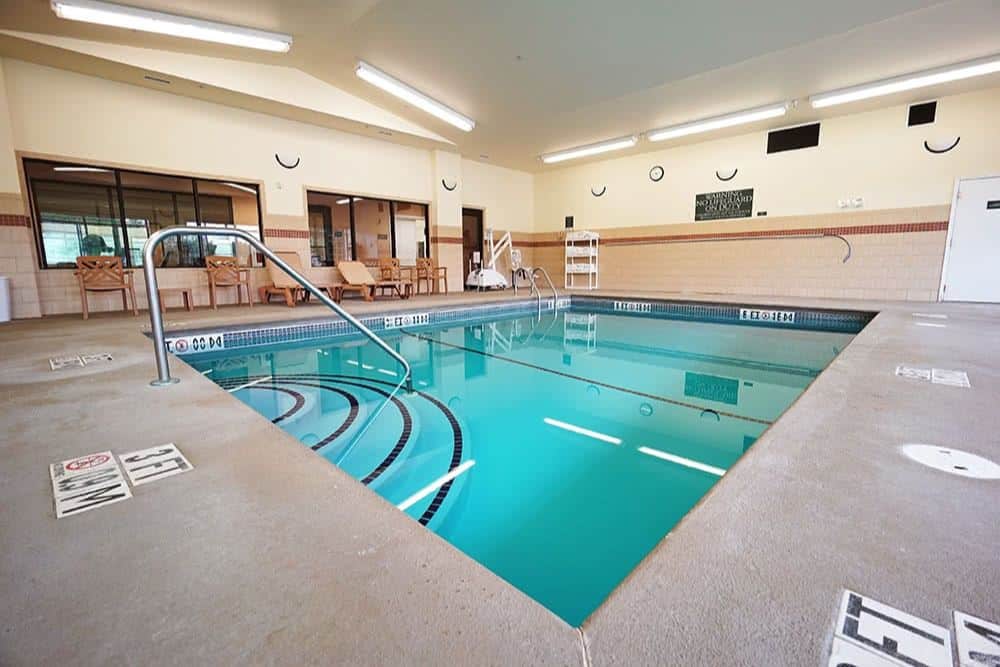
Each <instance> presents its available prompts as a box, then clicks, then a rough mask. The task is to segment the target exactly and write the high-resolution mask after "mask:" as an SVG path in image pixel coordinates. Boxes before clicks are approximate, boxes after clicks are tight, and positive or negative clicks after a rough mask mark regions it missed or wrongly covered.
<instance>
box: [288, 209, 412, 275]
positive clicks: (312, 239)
mask: <svg viewBox="0 0 1000 667" xmlns="http://www.w3.org/2000/svg"><path fill="white" fill-rule="evenodd" d="M307 201H308V203H309V247H310V251H311V252H310V254H311V260H312V265H313V266H334V265H336V263H337V262H339V261H341V260H343V259H352V258H353V259H356V260H358V261H361V262H364V263H365V264H368V265H369V266H374V265H376V264H377V263H378V260H379V259H380V258H383V257H398V258H399V260H400V263H401V264H402V265H403V266H413V265H415V264H416V261H417V258H418V257H427V256H428V251H429V247H430V238H429V233H430V229H429V225H428V224H427V205H426V204H414V203H409V202H400V201H391V200H388V199H372V198H369V197H355V196H351V195H337V194H328V193H322V192H309V193H308V194H307Z"/></svg>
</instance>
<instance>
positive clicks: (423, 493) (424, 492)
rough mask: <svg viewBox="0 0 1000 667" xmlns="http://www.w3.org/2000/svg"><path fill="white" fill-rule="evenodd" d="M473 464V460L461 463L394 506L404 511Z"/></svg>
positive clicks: (474, 463)
mask: <svg viewBox="0 0 1000 667" xmlns="http://www.w3.org/2000/svg"><path fill="white" fill-rule="evenodd" d="M474 465H476V462H475V461H474V460H470V461H466V462H465V463H463V464H461V465H460V466H458V467H457V468H455V469H454V470H452V471H451V472H449V473H447V474H445V475H442V476H441V477H438V478H437V479H436V480H434V481H433V482H431V483H430V484H428V485H427V486H425V487H424V488H422V489H420V490H419V491H417V492H416V493H414V494H413V495H412V496H410V497H409V498H407V499H406V500H404V501H403V502H401V503H399V504H398V505H396V507H397V508H398V509H400V510H402V511H403V512H405V511H406V510H408V509H410V508H411V507H413V506H414V505H416V504H417V503H419V502H420V501H421V500H422V499H424V498H426V497H427V496H429V495H431V494H432V493H434V492H435V491H437V490H438V489H440V488H441V487H442V486H444V485H445V484H447V483H448V482H450V481H451V480H453V479H455V478H456V477H458V476H459V475H461V474H462V473H463V472H465V471H466V470H468V469H469V468H471V467H472V466H474Z"/></svg>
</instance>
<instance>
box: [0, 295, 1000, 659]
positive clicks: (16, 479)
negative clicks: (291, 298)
mask: <svg viewBox="0 0 1000 667" xmlns="http://www.w3.org/2000/svg"><path fill="white" fill-rule="evenodd" d="M599 293H600V292H599ZM603 293H605V294H607V292H603ZM633 295H634V296H651V297H664V298H681V299H690V300H713V301H728V302H741V303H767V304H787V305H809V306H813V307H829V308H847V309H858V310H878V311H880V314H879V315H878V316H877V317H876V319H875V320H873V322H872V323H871V324H870V325H869V326H868V327H867V328H866V329H865V330H864V331H862V332H861V333H860V334H859V335H858V336H857V337H856V338H855V339H854V341H853V342H852V343H851V344H850V345H849V346H848V347H847V348H846V349H845V350H844V351H843V352H842V353H841V354H840V355H839V356H838V357H837V359H836V360H834V362H833V363H832V364H831V365H830V366H829V368H828V369H827V370H826V371H824V372H823V373H822V374H821V375H820V376H819V378H818V379H817V380H816V381H815V382H814V383H813V384H812V385H811V386H810V387H809V389H808V390H807V391H806V392H805V393H804V394H803V395H802V396H801V397H800V398H799V399H798V400H797V401H796V403H795V404H793V405H792V407H790V408H789V410H788V411H787V412H786V413H785V414H784V415H783V416H782V417H781V419H780V420H779V421H777V422H776V423H775V424H774V425H773V426H772V427H771V428H770V429H769V430H768V431H767V432H766V433H765V434H764V435H763V436H762V437H761V438H760V440H759V441H758V442H757V444H756V445H755V446H754V447H753V448H751V449H750V451H749V453H748V454H747V455H746V456H744V457H743V458H742V459H741V460H740V461H739V462H738V463H737V464H736V465H735V466H734V468H733V469H732V470H731V472H730V473H728V474H727V475H726V476H725V477H724V478H723V479H722V480H721V481H720V483H719V484H717V485H716V486H715V487H714V488H713V489H712V491H710V492H709V493H708V494H707V495H706V496H705V498H704V499H703V500H702V501H701V503H699V505H698V506H696V507H695V509H694V510H692V511H691V512H690V513H689V514H688V515H687V516H686V517H685V518H684V519H683V520H682V522H681V523H680V524H679V525H678V526H677V527H676V528H675V529H674V530H673V532H672V533H670V535H668V536H667V537H666V538H665V539H664V540H663V541H662V542H661V543H660V544H659V545H658V546H657V547H656V548H655V549H654V550H653V551H652V552H651V553H650V554H649V555H648V556H647V557H646V559H645V560H644V561H643V562H642V563H641V564H640V565H639V567H638V568H636V570H635V571H633V573H632V574H631V575H630V576H629V577H628V578H627V579H626V580H625V581H624V582H623V583H622V584H621V585H620V586H619V587H618V588H617V589H616V590H615V591H614V593H612V595H611V596H610V598H609V599H608V600H607V601H606V602H605V603H604V604H603V605H602V606H601V607H600V608H599V609H598V610H597V611H596V612H595V613H594V614H593V615H592V616H591V617H590V618H589V619H588V620H587V621H586V622H585V623H584V625H583V627H582V628H580V629H576V628H571V627H570V626H568V625H566V624H565V623H563V622H562V621H561V620H560V619H558V618H557V617H555V616H554V615H552V614H551V613H550V612H548V611H547V610H546V609H544V608H543V607H541V606H540V605H538V604H537V603H535V602H534V601H533V600H531V599H530V598H528V597H527V596H525V595H523V594H522V593H520V592H519V591H517V590H516V589H514V588H513V587H512V586H510V585H508V584H506V583H505V582H504V581H502V580H500V579H499V578H497V577H496V576H495V575H493V574H492V573H490V572H489V571H488V570H486V569H485V568H483V567H482V566H480V565H478V564H477V563H475V562H474V561H472V560H471V559H469V558H468V557H466V556H465V555H463V554H462V553H460V552H459V551H457V550H456V549H454V548H453V547H451V546H450V545H449V544H448V543H446V542H445V541H444V540H442V539H440V538H438V537H437V536H436V535H434V534H433V533H430V532H429V531H427V530H425V529H424V528H422V527H421V526H420V525H419V524H417V523H416V522H415V521H412V520H410V519H409V518H407V517H406V516H405V515H403V514H402V513H400V512H399V511H398V510H396V509H395V508H394V507H393V506H392V505H390V504H388V503H387V502H385V501H383V500H382V499H381V498H379V497H378V496H377V495H376V494H375V493H373V492H370V491H369V490H368V489H366V488H364V487H363V486H362V485H360V484H359V483H357V482H356V481H355V480H353V479H352V478H350V477H349V476H347V475H346V474H344V473H342V472H341V471H340V470H339V469H337V468H335V467H334V466H331V465H329V464H327V463H326V461H324V460H321V459H320V458H318V457H317V456H316V455H315V454H314V453H313V452H312V451H310V450H309V449H308V448H305V447H302V446H301V444H300V443H298V442H297V441H296V440H295V439H293V438H292V437H291V436H288V435H286V434H285V433H284V432H282V431H281V430H280V429H278V428H277V427H275V426H273V425H272V424H271V423H270V422H269V421H268V420H267V419H265V418H263V417H262V416H260V415H259V414H257V413H256V412H254V411H253V410H251V409H250V408H249V407H247V406H245V405H244V404H242V403H241V402H239V401H237V400H234V399H232V397H230V396H229V395H227V394H226V392H224V391H222V390H221V389H220V388H219V387H217V386H216V385H215V384H214V383H212V382H211V381H209V380H208V379H206V378H204V377H202V376H201V375H200V374H199V373H197V372H195V371H194V370H192V369H191V368H190V367H188V366H186V365H185V364H183V363H180V362H178V361H173V364H172V370H173V372H174V374H175V375H177V376H178V377H180V378H181V384H180V385H178V386H176V387H172V388H168V389H154V388H151V387H149V386H148V382H149V380H150V379H152V377H153V376H154V375H155V369H154V366H153V359H152V353H151V352H152V350H151V346H150V342H149V339H148V338H146V337H145V336H144V335H142V333H141V330H142V329H143V328H148V318H146V317H145V315H144V314H140V317H138V318H133V317H130V316H122V315H101V316H97V317H94V318H92V319H91V320H90V321H88V322H84V321H82V320H81V319H79V318H78V317H57V318H47V319H44V320H26V321H18V322H15V323H12V324H9V325H3V326H0V404H2V413H0V423H2V427H3V430H2V433H3V441H2V444H0V456H2V457H3V461H4V465H3V466H2V469H0V599H2V600H3V606H2V610H0V664H4V665H6V664H49V663H55V662H62V663H66V662H70V663H72V664H164V663H170V664H172V663H188V664H219V663H231V662H236V661H245V662H250V663H271V664H274V663H302V664H313V663H323V664H331V663H337V664H403V663H406V664H426V663H432V662H433V663H445V662H449V663H453V664H566V665H606V664H624V665H637V664H671V665H714V664H733V665H736V664H738V665H800V664H809V665H819V664H825V661H826V656H827V655H828V653H829V649H830V641H831V635H832V630H833V620H834V615H835V613H836V610H837V607H838V604H839V601H840V594H841V592H842V590H843V589H845V588H850V589H852V590H855V591H858V592H861V593H863V594H867V595H870V596H872V597H874V598H876V599H878V600H881V601H883V602H886V603H888V604H891V605H893V606H896V607H898V608H899V609H902V610H904V611H906V612H908V613H911V614H914V615H917V616H919V617H921V618H925V619H927V620H929V621H931V622H934V623H937V624H940V625H943V626H945V627H951V625H952V622H951V612H952V611H953V610H956V609H957V610H960V611H965V612H969V613H972V614H974V615H977V616H980V617H982V618H985V619H989V620H993V621H1000V557H998V553H1000V515H998V514H997V511H996V508H997V507H998V506H1000V481H996V480H992V481H990V480H976V479H968V478H963V477H958V476H952V475H948V474H945V473H942V472H939V471H935V470H932V469H930V468H925V467H923V466H920V465H918V464H916V463H914V462H912V461H909V460H908V459H906V458H905V457H903V456H902V455H901V454H900V453H899V451H898V449H897V448H898V446H899V445H902V444H905V443H926V444H933V445H942V446H947V447H954V448H958V449H963V450H967V451H970V452H972V453H975V454H979V455H981V456H984V457H986V458H990V459H992V460H998V459H1000V435H998V434H1000V410H998V409H997V406H998V397H1000V307H997V306H976V305H960V304H926V303H873V302H863V301H847V300H820V299H803V298H784V297H770V298H769V297H746V298H744V297H722V296H712V295H700V294H698V295H693V294H686V295H679V294H667V293H644V294H641V295H640V294H633ZM519 296H520V297H521V298H524V297H526V296H527V292H526V291H522V292H521V293H520V295H519ZM511 297H512V295H511V294H510V293H507V294H489V295H486V294H466V295H461V294H460V295H448V296H437V297H418V298H415V299H413V300H412V301H410V302H399V301H378V302H375V303H374V304H363V303H360V302H353V301H352V302H349V303H348V309H349V310H351V311H352V312H354V313H358V314H367V313H371V312H377V311H380V310H398V309H401V308H406V309H409V308H411V307H421V306H440V305H443V304H449V305H451V304H459V303H466V302H470V301H471V302H477V303H478V302H482V301H484V300H505V299H509V298H511ZM914 313H932V314H942V315H947V316H948V319H923V318H915V317H914V316H913V314H914ZM327 314H328V311H326V310H325V309H324V308H322V307H320V306H307V307H299V308H296V309H294V310H292V309H287V308H285V307H284V306H258V307H254V308H253V309H246V308H240V309H238V308H223V309H220V310H219V311H208V310H199V311H195V312H194V313H188V312H184V311H172V312H171V313H170V314H169V316H168V318H167V319H168V323H171V324H172V326H170V327H169V328H173V329H177V328H194V327H201V326H217V325H220V324H234V323H237V322H239V323H244V322H263V321H275V320H279V319H280V320H287V319H292V318H303V317H320V316H326V315H327ZM921 321H922V322H925V323H926V322H931V323H936V324H944V325H945V326H944V327H927V326H921V325H918V324H917V322H921ZM96 352H110V353H112V354H113V355H114V361H113V362H110V363H107V364H94V365H91V366H88V367H86V368H81V369H69V370H63V371H50V370H49V369H48V364H47V360H48V358H49V357H53V356H61V355H65V354H80V353H96ZM899 364H907V365H912V366H919V367H924V368H931V367H934V368H945V369H956V370H963V371H966V372H968V374H969V378H970V381H971V385H972V386H971V388H968V389H963V388H958V387H951V386H942V385H937V384H931V383H930V382H920V381H916V380H908V379H904V378H900V377H896V376H895V375H894V371H895V368H896V366H897V365H899ZM166 442H174V443H176V444H177V445H178V446H179V447H180V448H181V449H182V450H183V452H184V453H185V454H186V455H187V457H188V458H189V459H190V460H191V462H192V463H193V464H194V466H195V470H194V471H192V472H191V473H188V474H184V475H178V476H176V477H172V478H170V479H169V480H164V481H163V482H158V483H156V484H150V485H145V486H142V487H139V488H138V489H136V490H135V491H134V498H132V499H131V500H129V501H127V502H123V503H118V504H115V505H111V506H108V507H104V508H101V509H98V510H95V511H92V512H87V513H85V514H82V515H80V516H78V517H73V518H69V519H65V520H58V521H57V520H56V519H55V516H54V513H53V510H52V498H51V486H50V482H49V477H48V469H47V468H48V464H50V463H52V462H56V461H60V460H63V459H68V458H71V457H73V456H76V455H81V454H86V453H90V452H95V451H101V450H104V449H111V450H113V451H114V452H115V453H116V454H122V453H124V452H128V451H132V450H136V449H142V448H147V447H152V446H154V445H159V444H163V443H166ZM640 509H641V508H637V511H639V510H640ZM362 517H363V519H362ZM626 518H627V517H626Z"/></svg>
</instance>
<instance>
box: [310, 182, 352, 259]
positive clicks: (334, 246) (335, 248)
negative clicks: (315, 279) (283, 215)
mask: <svg viewBox="0 0 1000 667" xmlns="http://www.w3.org/2000/svg"><path fill="white" fill-rule="evenodd" d="M307 198H308V202H309V255H310V263H311V264H312V265H313V266H336V264H337V262H340V261H343V260H345V259H346V260H350V259H353V257H354V243H353V238H354V237H353V235H352V232H351V198H350V197H348V196H347V195H334V194H325V193H320V192H310V193H308V196H307Z"/></svg>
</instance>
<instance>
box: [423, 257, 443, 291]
mask: <svg viewBox="0 0 1000 667" xmlns="http://www.w3.org/2000/svg"><path fill="white" fill-rule="evenodd" d="M442 280H443V281H444V291H445V292H447V291H448V267H447V266H438V265H437V263H436V262H435V261H434V260H433V259H431V258H430V257H418V258H417V294H420V283H421V282H426V283H427V292H428V293H429V294H437V293H438V288H439V287H440V286H441V281H442Z"/></svg>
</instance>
